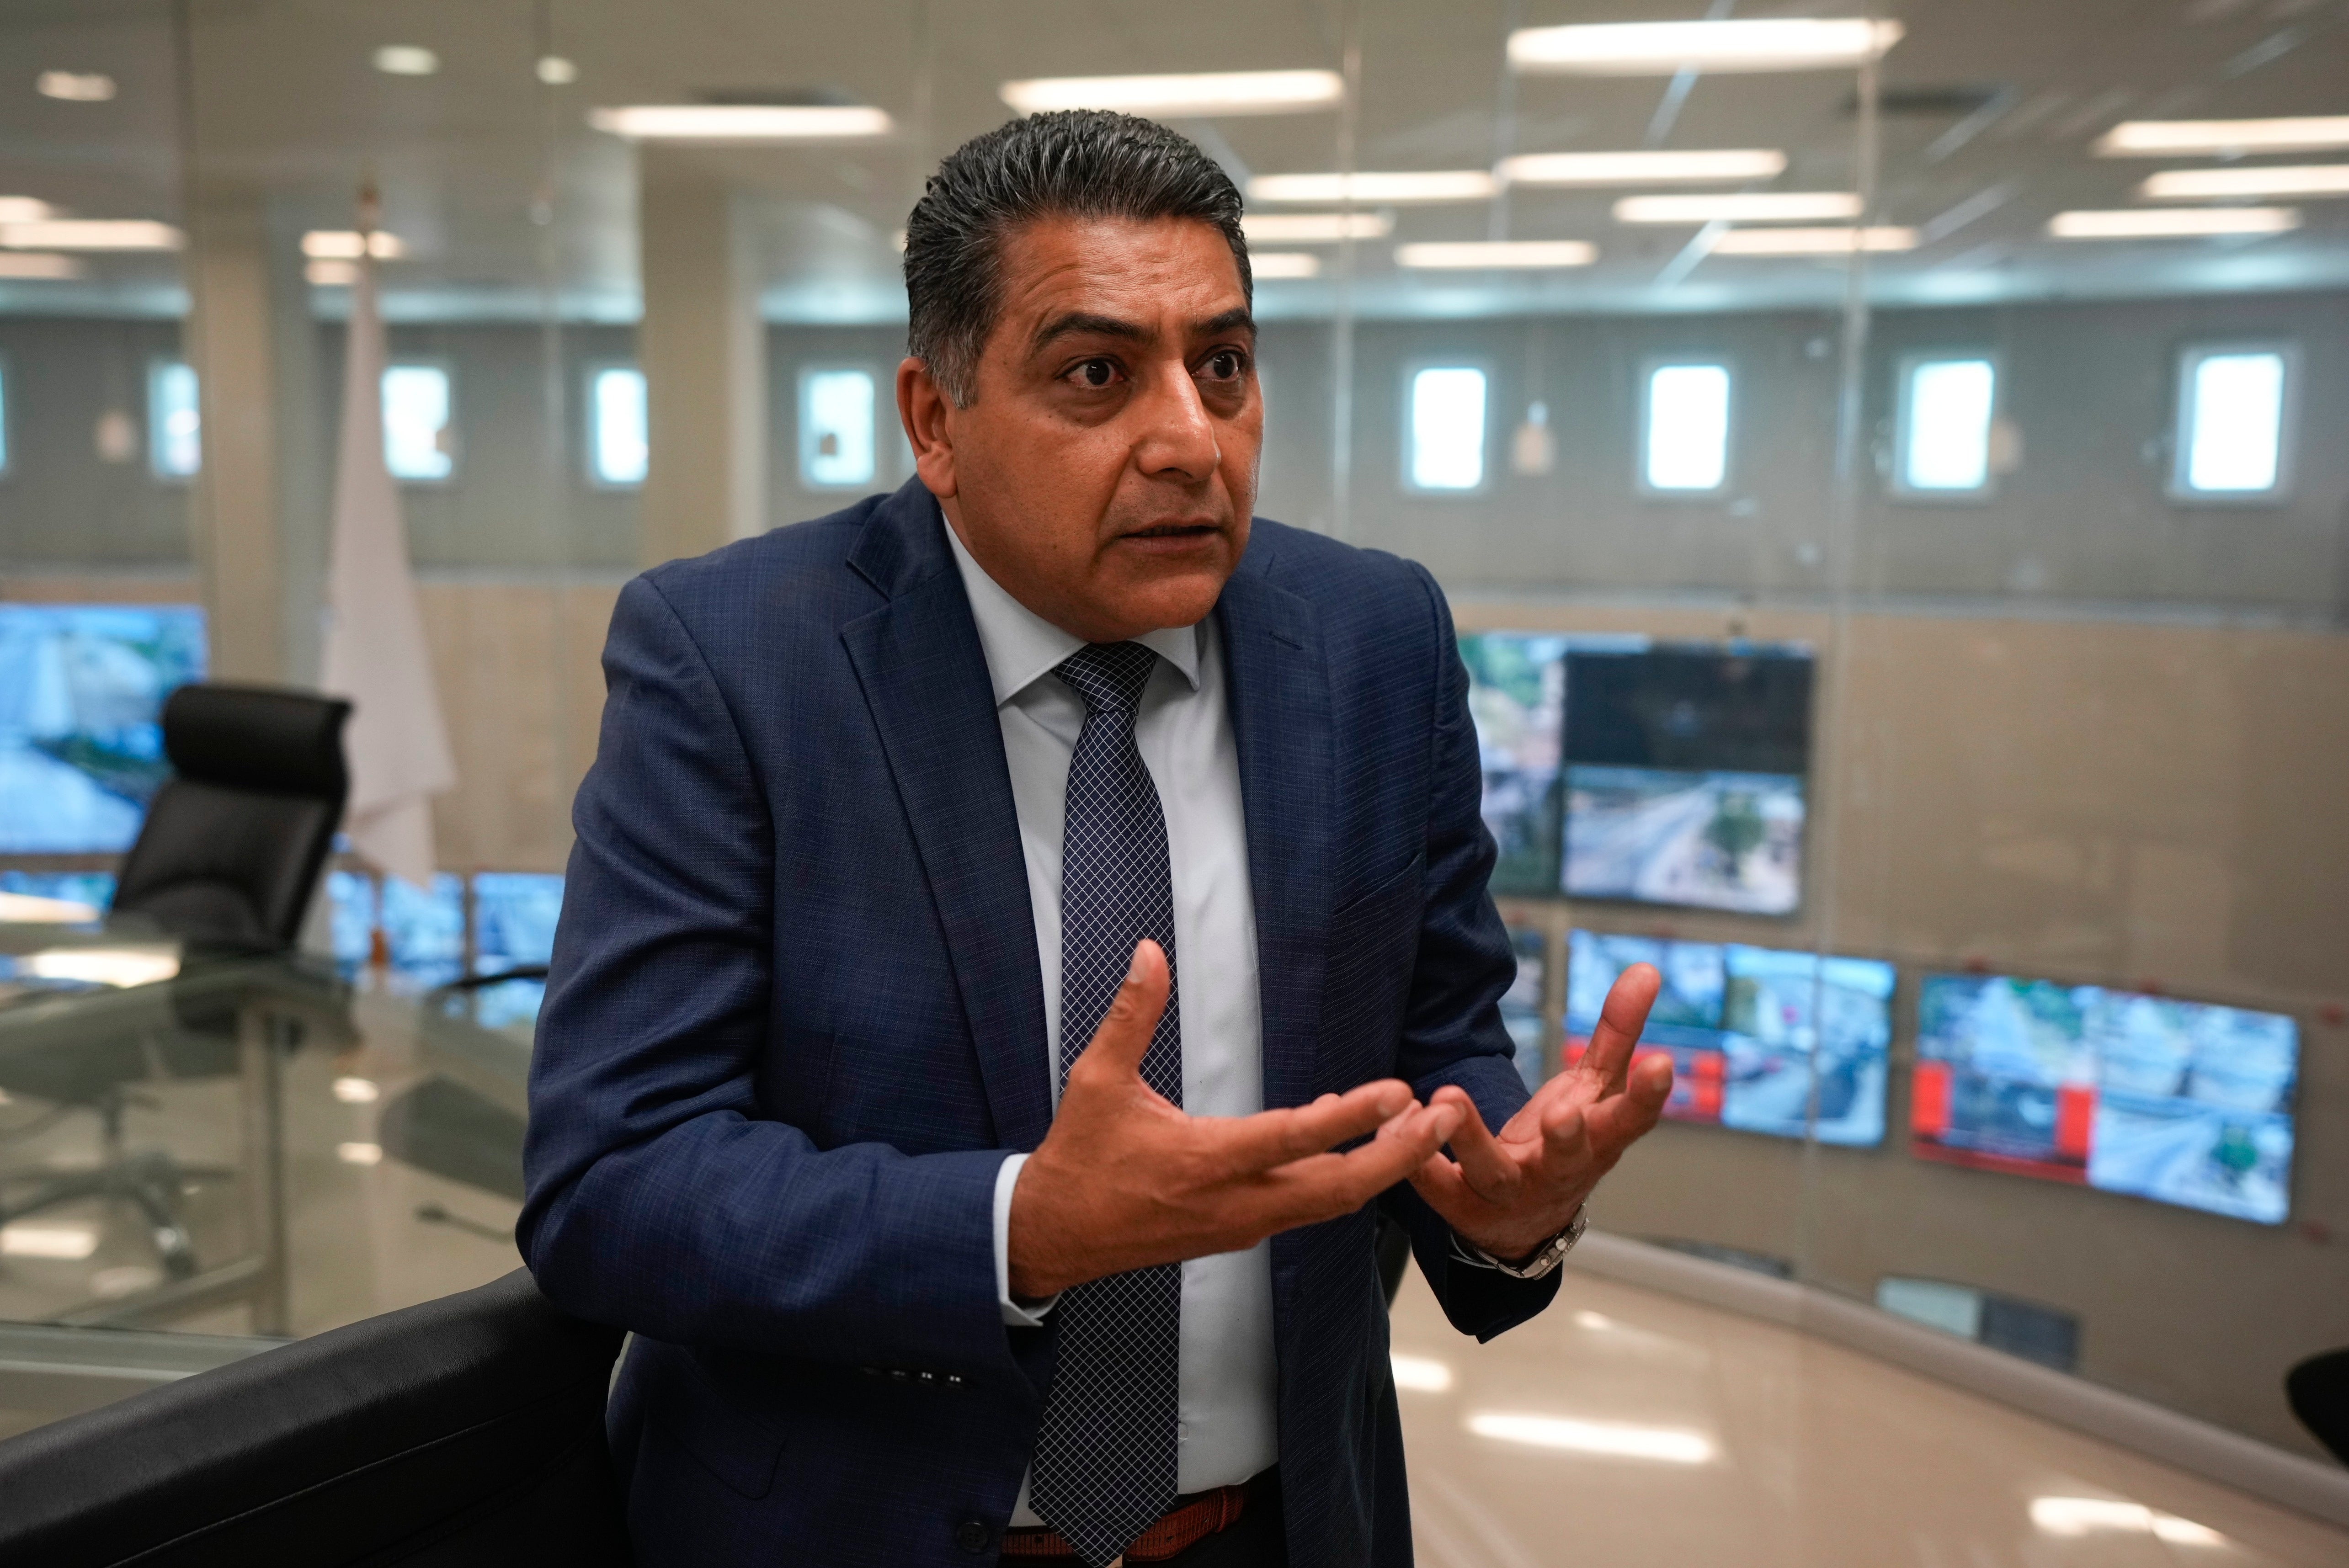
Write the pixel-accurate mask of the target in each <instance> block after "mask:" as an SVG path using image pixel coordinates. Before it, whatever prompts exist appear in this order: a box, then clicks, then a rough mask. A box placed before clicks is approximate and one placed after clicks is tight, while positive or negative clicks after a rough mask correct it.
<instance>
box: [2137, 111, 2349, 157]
mask: <svg viewBox="0 0 2349 1568" xmlns="http://www.w3.org/2000/svg"><path fill="white" fill-rule="evenodd" d="M2344 147H2349V115H2331V116H2326V117H2321V118H2319V117H2305V118H2302V119H2126V120H2123V121H2122V122H2121V123H2120V124H2118V125H2116V126H2115V127H2113V128H2112V129H2110V130H2108V131H2106V132H2105V134H2104V135H2103V136H2101V137H2099V138H2097V139H2096V145H2095V151H2096V153H2097V154H2098V155H2099V156H2100V157H2105V158H2170V157H2175V156H2177V155H2178V154H2179V153H2194V152H2200V153H2208V154H2210V155H2212V156H2217V155H2220V154H2223V153H2235V152H2329V151H2332V150H2336V149H2339V148H2344Z"/></svg>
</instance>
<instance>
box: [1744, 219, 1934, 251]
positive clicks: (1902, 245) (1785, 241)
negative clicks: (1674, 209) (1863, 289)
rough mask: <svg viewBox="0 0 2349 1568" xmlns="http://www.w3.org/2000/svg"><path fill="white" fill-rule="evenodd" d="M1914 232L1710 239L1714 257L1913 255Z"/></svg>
mask: <svg viewBox="0 0 2349 1568" xmlns="http://www.w3.org/2000/svg"><path fill="white" fill-rule="evenodd" d="M1916 248H1917V231H1916V230H1914V229H1902V228H1892V227H1882V226H1880V227H1876V228H1868V229H1852V228H1840V229H1732V230H1730V231H1729V232H1726V233H1723V234H1716V235H1715V236H1713V244H1712V246H1711V248H1710V251H1709V254H1712V255H1716V256H1847V255H1849V254H1851V253H1853V252H1854V251H1913V250H1915V249H1916Z"/></svg>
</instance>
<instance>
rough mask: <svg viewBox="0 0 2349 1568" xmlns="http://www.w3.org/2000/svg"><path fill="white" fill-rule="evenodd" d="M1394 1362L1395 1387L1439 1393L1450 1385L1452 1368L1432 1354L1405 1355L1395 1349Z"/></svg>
mask: <svg viewBox="0 0 2349 1568" xmlns="http://www.w3.org/2000/svg"><path fill="white" fill-rule="evenodd" d="M1391 1359H1392V1361H1393V1363H1394V1380H1395V1387H1398V1388H1410V1389H1413V1390H1415V1391H1416V1392H1418V1393H1422V1394H1441V1393H1443V1392H1444V1390H1445V1389H1446V1388H1449V1387H1452V1368H1451V1367H1447V1366H1446V1365H1444V1363H1443V1362H1441V1361H1438V1360H1437V1359H1436V1358H1435V1357H1433V1356H1405V1355H1404V1354H1402V1352H1401V1351H1396V1352H1395V1353H1394V1355H1393V1356H1392V1357H1391Z"/></svg>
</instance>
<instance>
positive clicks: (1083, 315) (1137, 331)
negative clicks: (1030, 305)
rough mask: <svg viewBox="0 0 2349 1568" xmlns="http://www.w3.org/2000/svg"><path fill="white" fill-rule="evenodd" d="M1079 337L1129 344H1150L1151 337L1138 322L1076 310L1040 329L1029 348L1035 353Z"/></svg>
mask: <svg viewBox="0 0 2349 1568" xmlns="http://www.w3.org/2000/svg"><path fill="white" fill-rule="evenodd" d="M1078 333H1087V334H1091V335H1093V336H1096V337H1116V338H1123V339H1124V340H1125V341H1126V342H1128V343H1143V342H1147V341H1148V340H1149V338H1150V335H1151V334H1150V329H1149V328H1148V327H1145V326H1143V325H1141V324H1140V323H1138V322H1131V321H1121V320H1120V319H1118V318H1117V317H1116V316H1113V315H1095V314H1093V313H1092V311H1085V310H1072V311H1071V312H1069V313H1068V314H1067V315H1056V316H1054V317H1053V318H1052V319H1051V320H1050V321H1048V322H1046V323H1045V324H1044V325H1041V326H1040V327H1038V328H1037V329H1036V335H1035V336H1034V337H1033V338H1031V339H1030V340H1029V344H1028V347H1029V349H1030V352H1031V353H1032V352H1033V351H1035V350H1036V349H1039V348H1042V347H1043V346H1046V345H1047V344H1049V343H1050V342H1052V341H1053V339H1055V338H1061V337H1068V336H1071V335H1074V334H1078Z"/></svg>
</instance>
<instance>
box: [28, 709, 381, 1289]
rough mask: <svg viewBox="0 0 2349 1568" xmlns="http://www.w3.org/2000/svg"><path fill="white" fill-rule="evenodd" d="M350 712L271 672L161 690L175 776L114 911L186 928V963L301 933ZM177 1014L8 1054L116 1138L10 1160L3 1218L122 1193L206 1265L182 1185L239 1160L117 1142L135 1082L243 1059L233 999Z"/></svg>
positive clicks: (338, 802) (284, 942) (35, 1084)
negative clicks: (142, 1149) (95, 1148)
mask: <svg viewBox="0 0 2349 1568" xmlns="http://www.w3.org/2000/svg"><path fill="white" fill-rule="evenodd" d="M350 713H351V705H350V704H349V703H347V702H344V701H342V700H340V699H339V698H335V697H322V696H314V695H311V694H309V693H306V692H297V691H284V690H278V689H275V688H273V687H269V686H224V685H198V686H181V688H180V689H179V690H177V691H175V692H173V693H172V694H171V696H170V697H169V698H168V699H167V700H166V701H165V702H164V704H163V750H164V753H165V755H166V756H168V757H169V758H171V766H172V769H174V772H175V775H176V776H175V777H174V778H172V779H171V780H170V781H169V782H167V783H166V784H164V786H163V788H162V789H160V790H159V791H158V792H157V793H156V796H155V799H154V802H153V803H152V804H151V805H150V807H149V808H148V810H147V820H146V821H145V823H144V824H143V825H142V826H141V827H140V830H139V839H138V841H137V842H136V843H134V844H132V845H131V846H130V852H129V854H128V855H127V856H125V857H124V859H123V862H122V870H121V872H120V874H119V878H118V880H117V883H116V891H115V895H114V908H113V913H111V914H110V915H109V920H110V921H113V922H115V923H119V924H123V925H144V924H151V925H154V926H157V927H160V928H161V930H162V931H163V932H164V933H165V934H168V935H172V936H177V937H179V938H181V939H182V941H183V942H184V943H185V944H187V946H188V949H189V959H188V962H191V963H192V962H201V961H202V955H203V954H207V953H210V954H254V953H274V952H281V951H284V950H285V949H287V948H290V947H292V946H293V945H294V942H295V937H296V936H297V935H298V934H300V932H301V927H302V918H303V915H304V913H305V911H306V910H307V909H308V907H309V903H310V900H311V898H312V896H313V895H314V894H315V893H316V892H317V887H318V880H319V877H320V875H321V873H322V872H324V871H325V869H326V853H327V851H328V850H329V849H330V848H332V846H333V843H334V836H335V829H336V825H337V824H338V823H339V822H340V821H341V820H342V814H343V800H344V797H345V796H346V795H347V793H348V790H349V780H348V778H347V774H346V772H345V770H344V768H343V743H342V732H343V724H344V721H345V720H347V718H349V717H350ZM178 1024H179V1027H177V1028H176V1029H171V1030H168V1031H162V1032H160V1033H155V1034H149V1035H140V1036H131V1037H122V1038H103V1039H90V1040H86V1041H78V1042H76V1044H75V1045H74V1047H73V1048H72V1049H70V1050H59V1051H51V1052H46V1053H42V1054H39V1055H35V1056H26V1057H11V1058H9V1059H7V1060H5V1061H0V1088H5V1089H6V1090H7V1091H8V1092H9V1093H11V1094H15V1095H20V1096H32V1097H34V1098H36V1099H44V1100H47V1101H49V1102H51V1103H52V1104H54V1105H57V1106H58V1107H60V1108H62V1109H75V1108H79V1109H86V1110H88V1111H91V1112H93V1113H95V1114H96V1115H97V1117H98V1119H99V1122H100V1124H101V1127H102V1130H103V1133H104V1147H105V1150H106V1157H105V1159H104V1160H103V1161H101V1162H100V1164H99V1165H98V1167H97V1168H96V1169H94V1170H88V1171H62V1172H59V1171H49V1170H47V1169H46V1168H39V1169H35V1170H29V1171H15V1172H10V1171H0V1223H7V1222H13V1221H16V1220H19V1219H22V1218H24V1217H25V1216H26V1215H28V1214H35V1213H39V1212H43V1211H45V1210H49V1209H54V1208H57V1207H58V1206H60V1205H62V1204H67V1203H74V1202H82V1201H84V1200H86V1199H90V1198H100V1199H110V1200H117V1201H120V1202H127V1203H129V1204H130V1205H131V1206H132V1207H134V1208H136V1209H137V1210H138V1211H139V1212H140V1215H141V1216H142V1217H143V1218H144V1220H145V1221H146V1228H147V1232H148V1233H149V1234H150V1236H151V1237H152V1238H153V1239H154V1243H155V1247H156V1251H157V1253H158V1254H159V1255H160V1258H161V1260H162V1263H163V1266H164V1269H165V1271H166V1272H167V1273H168V1274H170V1275H171V1277H172V1278H174V1279H185V1278H188V1277H190V1276H191V1275H193V1274H195V1273H196V1267H197V1265H196V1254H195V1246H194V1243H193V1241H192V1239H191V1237H190V1235H189V1233H188V1229H187V1226H186V1224H185V1223H184V1222H183V1221H182V1220H181V1196H182V1194H183V1191H184V1189H185V1187H186V1185H187V1183H188V1182H189V1181H191V1180H196V1179H201V1178H203V1177H208V1176H209V1177H214V1178H218V1177H225V1176H227V1175H229V1174H231V1173H230V1172H228V1171H216V1170H214V1171H202V1170H196V1169H193V1168H190V1167H186V1166H182V1165H180V1164H179V1163H177V1162H176V1161H173V1160H172V1159H171V1156H170V1155H168V1154H164V1153H160V1152H151V1151H150V1152H147V1153H140V1154H129V1153H126V1152H125V1151H124V1150H123V1147H122V1118H123V1112H124V1110H125V1109H126V1108H127V1107H128V1105H129V1102H130V1097H131V1095H132V1093H133V1090H132V1088H131V1086H132V1085H134V1084H136V1083H138V1082H140V1080H142V1079H149V1078H158V1077H160V1078H208V1077H220V1076H224V1075H226V1074H229V1073H233V1072H234V1071H235V1070H236V1066H237V1046H236V1039H235V1018H234V1015H233V1011H232V1010H226V1009H223V1010H220V1011H218V1012H216V1013H213V1012H206V1011H205V1010H204V1009H203V1008H202V1007H201V1006H197V1007H190V1008H182V1009H181V1016H179V1019H178Z"/></svg>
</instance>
